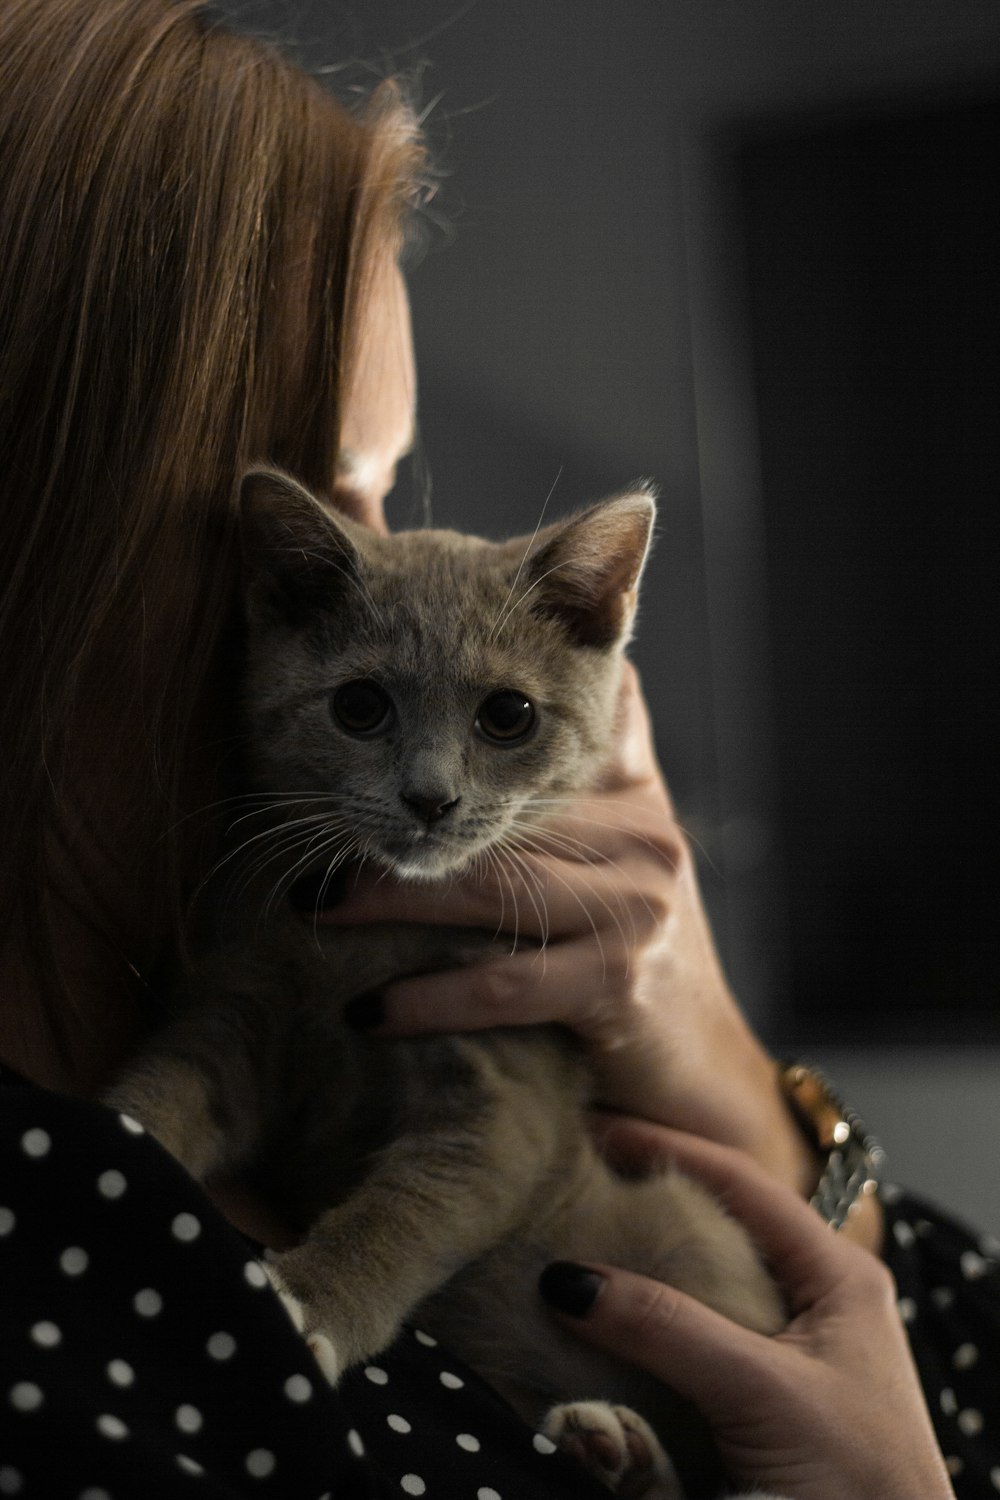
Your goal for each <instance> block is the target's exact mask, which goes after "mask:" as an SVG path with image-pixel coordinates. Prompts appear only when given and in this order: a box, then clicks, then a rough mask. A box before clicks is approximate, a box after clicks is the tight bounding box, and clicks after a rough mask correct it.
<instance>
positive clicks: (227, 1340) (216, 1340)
mask: <svg viewBox="0 0 1000 1500" xmlns="http://www.w3.org/2000/svg"><path fill="white" fill-rule="evenodd" d="M205 1348H206V1349H207V1351H208V1354H209V1357H210V1358H211V1359H232V1357H233V1355H234V1354H235V1353H236V1340H235V1339H234V1338H233V1336H232V1334H231V1333H213V1334H212V1337H211V1338H210V1339H209V1341H208V1343H207V1344H206V1345H205Z"/></svg>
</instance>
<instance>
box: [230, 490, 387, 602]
mask: <svg viewBox="0 0 1000 1500" xmlns="http://www.w3.org/2000/svg"><path fill="white" fill-rule="evenodd" d="M349 526H350V523H349V522H348V523H342V522H341V521H340V519H339V518H338V517H335V516H333V515H332V514H331V512H330V511H329V510H327V509H326V508H325V507H324V506H323V505H322V504H321V502H320V501H319V500H317V499H316V497H315V495H313V494H311V493H310V491H309V490H307V489H306V488H305V486H304V485H301V484H299V482H298V480H297V479H293V478H292V476H291V475H290V474H285V473H283V472H282V471H281V470H280V469H269V468H257V469H251V470H250V471H249V472H248V473H247V474H246V475H245V476H244V479H243V483H242V485H241V487H240V536H241V541H242V549H243V574H244V596H245V599H246V605H247V609H248V611H249V612H250V613H251V614H252V613H254V612H255V611H256V610H257V609H259V608H260V607H261V606H262V605H263V606H264V607H265V608H266V609H267V610H269V611H270V612H274V611H277V612H278V613H279V614H281V615H283V616H284V617H285V618H286V619H287V620H288V622H289V623H290V624H292V625H295V626H300V625H303V624H305V623H306V622H307V621H308V620H309V619H310V618H312V617H314V616H315V614H316V612H317V610H322V609H330V608H331V607H332V606H333V605H334V604H335V603H336V600H337V598H338V596H339V594H340V593H341V592H342V590H343V587H344V584H345V582H346V583H348V586H350V585H351V584H353V583H356V580H357V576H358V567H359V563H360V555H359V553H358V549H357V547H356V546H355V544H354V542H353V541H352V540H351V537H350V536H349V534H348V527H349ZM351 529H353V528H351Z"/></svg>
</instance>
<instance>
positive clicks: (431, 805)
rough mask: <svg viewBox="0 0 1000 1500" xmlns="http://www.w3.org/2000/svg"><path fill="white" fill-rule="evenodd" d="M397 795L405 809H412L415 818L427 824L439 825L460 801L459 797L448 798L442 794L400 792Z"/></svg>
mask: <svg viewBox="0 0 1000 1500" xmlns="http://www.w3.org/2000/svg"><path fill="white" fill-rule="evenodd" d="M399 795H400V797H401V798H402V800H403V801H404V802H405V803H406V805H407V807H412V808H413V811H414V812H415V813H416V815H417V817H418V818H420V819H421V821H422V822H424V823H427V824H430V823H440V821H441V819H442V818H443V817H446V816H447V814H448V813H450V812H451V810H452V808H453V807H457V806H458V804H459V802H460V801H461V798H460V797H451V798H449V797H448V796H447V795H446V794H445V793H443V792H430V793H424V792H400V794H399Z"/></svg>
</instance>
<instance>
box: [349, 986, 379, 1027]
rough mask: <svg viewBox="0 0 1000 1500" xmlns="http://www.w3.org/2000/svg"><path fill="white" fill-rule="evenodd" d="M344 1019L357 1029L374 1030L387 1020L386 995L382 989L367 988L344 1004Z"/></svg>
mask: <svg viewBox="0 0 1000 1500" xmlns="http://www.w3.org/2000/svg"><path fill="white" fill-rule="evenodd" d="M344 1020H345V1021H346V1022H347V1024H348V1026H351V1027H353V1029H354V1030H355V1031H374V1029H375V1027H376V1026H381V1025H382V1022H383V1021H384V1020H385V996H384V995H383V993H382V991H381V990H366V991H365V993H364V994H363V995H355V996H354V999H353V1000H348V1002H347V1004H346V1005H345V1006H344Z"/></svg>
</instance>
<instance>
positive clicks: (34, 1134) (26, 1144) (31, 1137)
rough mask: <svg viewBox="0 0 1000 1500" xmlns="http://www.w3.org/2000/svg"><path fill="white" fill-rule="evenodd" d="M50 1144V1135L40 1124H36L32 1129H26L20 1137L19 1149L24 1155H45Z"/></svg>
mask: <svg viewBox="0 0 1000 1500" xmlns="http://www.w3.org/2000/svg"><path fill="white" fill-rule="evenodd" d="M51 1146H52V1137H51V1136H50V1135H49V1133H48V1131H47V1130H43V1129H42V1128H41V1126H40V1125H36V1126H35V1127H34V1129H33V1130H26V1131H25V1132H24V1134H23V1135H22V1137H21V1150H22V1151H23V1152H24V1154H25V1156H34V1157H39V1156H47V1155H48V1153H49V1150H50V1149H51Z"/></svg>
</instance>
